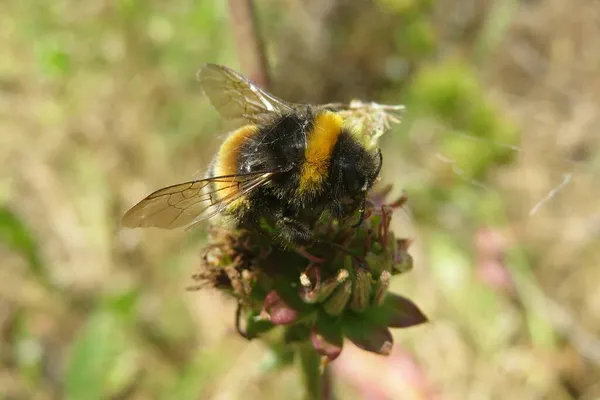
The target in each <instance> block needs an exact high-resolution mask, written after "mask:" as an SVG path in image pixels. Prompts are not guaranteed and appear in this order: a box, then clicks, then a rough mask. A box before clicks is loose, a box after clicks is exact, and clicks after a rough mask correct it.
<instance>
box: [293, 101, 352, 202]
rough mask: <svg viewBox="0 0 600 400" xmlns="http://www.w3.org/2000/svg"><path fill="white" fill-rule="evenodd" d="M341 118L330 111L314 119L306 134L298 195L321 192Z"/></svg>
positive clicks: (340, 128) (342, 121) (338, 133)
mask: <svg viewBox="0 0 600 400" xmlns="http://www.w3.org/2000/svg"><path fill="white" fill-rule="evenodd" d="M343 123H344V120H343V118H342V117H341V116H340V115H338V114H336V113H333V112H331V111H324V112H321V113H319V114H318V115H317V117H316V118H315V121H314V124H313V128H312V129H311V130H310V131H309V132H307V143H306V149H305V150H304V164H303V165H302V172H301V175H300V185H299V188H298V191H299V192H300V193H306V192H317V191H319V190H321V188H322V185H323V183H324V182H325V179H327V176H328V173H329V163H330V160H331V154H332V153H333V148H334V146H335V144H336V143H337V140H338V137H339V136H340V132H341V131H342V125H343Z"/></svg>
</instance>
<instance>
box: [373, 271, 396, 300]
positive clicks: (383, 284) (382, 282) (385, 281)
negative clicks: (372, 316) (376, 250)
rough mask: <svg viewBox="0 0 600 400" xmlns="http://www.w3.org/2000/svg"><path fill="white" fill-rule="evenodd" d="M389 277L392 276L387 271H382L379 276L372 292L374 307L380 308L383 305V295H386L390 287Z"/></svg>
mask: <svg viewBox="0 0 600 400" xmlns="http://www.w3.org/2000/svg"><path fill="white" fill-rule="evenodd" d="M391 277H392V274H390V273H389V272H388V271H383V272H382V273H381V275H380V276H379V280H378V281H377V283H376V284H375V290H374V292H375V295H374V298H373V302H374V303H375V305H378V306H380V305H382V304H383V301H384V300H385V295H386V294H387V290H388V288H389V287H390V279H391Z"/></svg>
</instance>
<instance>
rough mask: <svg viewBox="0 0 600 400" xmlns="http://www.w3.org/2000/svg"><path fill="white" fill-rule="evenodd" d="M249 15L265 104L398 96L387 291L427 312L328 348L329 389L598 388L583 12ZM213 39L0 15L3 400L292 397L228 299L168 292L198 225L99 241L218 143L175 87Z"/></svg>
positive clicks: (120, 18) (456, 395) (49, 13)
mask: <svg viewBox="0 0 600 400" xmlns="http://www.w3.org/2000/svg"><path fill="white" fill-rule="evenodd" d="M256 3H257V5H258V9H259V16H260V18H259V22H260V26H261V30H262V32H263V34H264V35H265V37H266V38H267V49H268V56H269V57H270V59H271V60H272V64H273V65H274V68H273V77H274V91H275V93H277V94H279V95H280V96H282V97H284V98H289V99H290V100H296V101H323V102H324V101H329V100H348V99H349V98H351V97H360V98H362V99H365V100H371V99H374V100H379V101H384V102H388V103H398V102H406V103H407V105H408V106H409V113H408V115H407V116H406V121H405V124H403V125H402V126H401V127H400V128H398V129H396V130H395V131H394V132H391V133H390V134H388V136H387V137H385V138H384V142H383V146H384V155H385V168H384V171H383V180H384V181H387V182H393V183H394V184H395V185H396V187H397V188H398V190H399V189H400V188H404V189H405V190H407V192H408V195H409V199H410V200H411V209H412V212H413V217H412V218H411V217H409V216H408V215H409V214H408V213H407V217H406V218H405V219H398V220H396V221H395V222H396V224H397V227H398V229H399V230H406V232H407V234H410V235H411V236H414V237H415V238H416V242H415V246H414V247H413V254H414V255H415V258H416V263H415V270H414V271H413V272H412V273H410V274H408V275H405V276H403V277H402V279H400V280H399V281H397V282H395V283H394V284H395V289H396V290H398V291H402V292H404V293H407V294H409V295H410V296H411V297H412V298H413V299H414V300H415V301H416V302H417V303H418V304H420V305H421V306H422V308H423V309H424V310H425V311H426V313H427V314H428V316H429V317H430V318H431V320H432V322H431V323H430V324H429V325H428V326H424V327H419V328H414V329H412V330H407V331H402V332H399V333H398V334H397V335H396V339H397V344H396V352H395V353H394V354H393V355H392V356H390V357H389V358H380V357H375V356H370V355H365V354H363V353H361V352H358V351H355V350H354V349H352V348H350V347H349V346H348V347H347V348H346V349H345V350H344V354H343V355H342V357H341V358H340V359H339V360H337V361H336V363H335V366H334V374H335V379H336V389H337V391H338V395H339V396H338V397H339V398H373V399H376V398H393V399H400V398H402V399H404V398H414V399H422V398H444V399H446V398H448V399H495V398H502V399H504V398H519V399H530V398H531V399H537V398H548V399H570V398H581V399H594V398H598V396H600V367H599V366H600V319H599V318H598V317H597V316H598V315H600V291H598V282H600V270H599V269H598V263H599V261H600V247H599V246H598V243H600V241H599V239H600V206H599V204H600V203H599V202H598V198H600V157H599V154H600V134H599V130H600V112H599V111H598V110H600V74H598V71H599V68H600V52H598V51H597V50H596V48H597V47H598V39H597V38H598V37H600V3H599V2H597V1H590V0H573V1H570V2H567V1H561V0H535V1H534V0H530V1H520V2H518V1H492V0H490V1H483V2H480V1H476V0H472V1H469V0H467V1H456V0H454V1H452V0H443V1H438V2H434V3H435V4H433V2H427V1H417V0H414V1H399V0H385V1H384V0H381V1H377V2H373V3H370V2H358V1H356V2H343V1H335V0H329V1H316V0H315V1H310V2H306V3H304V2H298V1H292V0H288V1H285V2H275V1H272V0H257V1H256ZM228 24H229V20H228V14H227V7H226V4H224V3H222V2H220V1H204V0H201V1H192V0H177V1H170V2H160V1H145V2H139V1H136V0H120V1H117V2H102V1H98V2H90V1H80V2H72V1H68V0H58V1H54V2H46V3H42V2H36V1H33V0H23V1H21V0H18V1H17V0H5V1H4V2H3V4H2V13H0V38H1V42H2V46H1V47H0V163H1V164H0V165H1V168H0V200H1V201H2V203H3V204H4V206H3V207H4V208H3V210H2V216H1V218H0V233H1V234H2V236H1V237H0V239H2V241H3V242H4V244H2V243H0V260H1V264H2V266H1V268H0V335H1V339H0V355H1V356H0V363H1V364H0V394H2V395H3V396H4V398H7V399H26V398H27V399H29V398H33V399H52V398H90V399H91V398H139V399H146V398H177V399H187V398H190V399H192V398H194V399H196V398H211V399H230V398H231V399H235V398H241V397H242V396H246V397H250V398H301V397H302V390H301V386H300V381H299V379H298V377H297V375H296V374H295V371H294V370H293V369H291V368H287V369H284V370H282V371H279V370H278V368H277V365H276V360H274V359H272V356H271V355H270V354H269V353H268V352H267V350H266V349H265V348H264V347H262V346H261V344H260V343H258V342H252V343H247V342H245V341H243V340H242V339H241V338H239V337H238V336H237V335H236V334H235V332H234V330H233V309H234V304H232V302H230V301H227V300H226V299H224V298H222V297H221V296H219V295H218V294H216V293H213V292H210V291H201V292H186V291H185V290H184V289H185V287H186V286H188V285H189V284H190V278H189V276H190V274H191V273H192V272H193V270H194V267H195V265H196V263H197V257H198V249H199V248H200V246H201V243H202V237H203V233H202V232H201V231H199V232H195V233H194V234H191V235H190V234H185V233H183V232H162V231H153V230H150V231H131V230H123V229H121V228H120V226H119V219H120V216H121V215H122V213H123V212H124V211H125V210H126V209H127V207H129V206H131V205H132V204H133V203H134V202H135V201H137V200H139V199H140V198H141V197H143V196H144V195H146V194H147V193H148V192H149V191H151V190H153V189H155V188H158V187H161V186H164V185H167V184H170V183H175V182H179V181H183V180H187V179H189V178H191V177H198V176H200V174H201V173H202V172H203V168H204V167H205V166H206V164H207V163H208V161H209V160H210V157H211V155H212V153H213V152H214V150H215V148H216V146H217V145H218V142H219V140H220V138H222V135H223V134H224V133H225V132H227V129H228V128H229V126H227V125H225V124H224V123H223V122H222V121H219V119H218V118H217V116H216V113H215V112H214V111H213V110H212V109H211V108H210V105H209V104H208V103H207V101H206V99H204V98H203V96H202V94H201V91H200V88H199V87H198V84H197V82H195V80H194V74H195V72H196V70H197V68H198V67H199V66H200V65H201V64H202V63H204V62H218V63H222V64H226V65H230V66H232V67H234V68H237V67H238V65H239V64H238V62H237V56H236V47H235V43H233V39H232V35H231V34H230V26H229V25H228ZM407 43H408V44H407ZM332 60H335V61H332ZM444 96H447V97H444ZM440 98H441V100H440ZM453 101H459V104H460V107H459V109H455V108H453V105H452V104H454V103H453ZM481 104H484V106H483V109H479V108H477V107H480V105H481ZM462 107H466V108H469V110H471V109H473V110H476V111H474V112H475V114H472V113H471V114H470V113H469V112H463V111H465V110H463V109H462ZM465 116H467V117H469V116H471V117H473V118H470V117H469V118H467V119H468V121H466V122H465V120H464V117H465ZM472 120H474V121H475V122H476V123H477V124H480V125H481V126H483V128H481V126H480V125H477V124H475V123H472ZM482 121H483V122H482ZM482 132H484V133H482ZM486 132H492V133H493V134H489V135H487V133H486ZM517 137H518V139H517ZM565 179H566V180H565ZM563 181H565V182H566V184H565V185H564V186H561V182H563ZM555 189H556V193H555V194H554V195H553V196H551V198H549V199H548V200H547V201H543V200H544V199H545V198H546V196H547V195H548V194H549V193H551V192H552V191H553V190H555ZM538 204H539V207H537V206H536V205H538ZM29 239H31V240H29Z"/></svg>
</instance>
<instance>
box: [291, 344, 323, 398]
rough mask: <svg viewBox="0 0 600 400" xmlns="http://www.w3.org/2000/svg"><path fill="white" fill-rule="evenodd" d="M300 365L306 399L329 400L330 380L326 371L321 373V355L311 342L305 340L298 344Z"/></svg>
mask: <svg viewBox="0 0 600 400" xmlns="http://www.w3.org/2000/svg"><path fill="white" fill-rule="evenodd" d="M298 353H299V355H300V367H301V368H302V378H303V380H304V387H305V388H306V399H307V400H329V399H331V382H329V379H328V378H329V374H328V372H327V371H325V372H324V373H321V357H320V356H319V354H318V353H317V352H316V350H315V348H314V347H313V346H312V343H310V341H309V342H306V343H303V344H302V345H300V348H299V350H298Z"/></svg>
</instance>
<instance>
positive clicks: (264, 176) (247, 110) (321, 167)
mask: <svg viewBox="0 0 600 400" xmlns="http://www.w3.org/2000/svg"><path fill="white" fill-rule="evenodd" d="M198 79H199V82H200V85H201V87H202V89H203V91H204V93H205V94H206V96H207V97H208V98H209V100H210V102H211V103H212V105H213V106H214V107H215V108H216V109H217V111H218V112H219V113H220V115H221V116H222V117H223V118H225V119H243V120H245V121H246V122H247V125H244V126H242V127H241V128H239V129H237V130H235V131H233V132H231V133H230V134H229V135H228V136H227V138H226V139H225V140H224V141H223V143H222V144H221V146H220V148H219V150H218V152H217V153H216V155H215V156H214V158H213V160H212V162H211V164H210V166H209V168H208V171H207V174H206V176H205V178H204V179H200V180H194V181H190V182H185V183H180V184H176V185H173V186H169V187H166V188H163V189H160V190H157V191H155V192H154V193H151V194H150V195H148V196H147V197H146V198H144V199H143V200H141V201H140V202H139V203H138V204H136V205H135V206H133V207H132V208H131V209H130V210H129V211H127V213H126V214H125V215H124V217H123V220H122V224H123V225H124V226H125V227H130V228H136V227H158V228H164V229H173V228H178V227H182V226H189V227H191V226H194V225H196V224H197V223H198V222H200V221H202V220H206V219H210V218H213V217H216V216H221V217H225V218H228V219H229V220H230V221H232V222H233V223H234V225H235V226H236V227H238V228H253V229H255V230H261V231H264V228H261V227H264V226H265V223H266V226H269V227H272V228H273V229H272V230H271V231H272V232H277V233H276V237H275V239H276V240H278V241H279V242H280V243H281V244H283V245H294V244H305V243H309V242H310V241H311V238H312V234H311V227H312V226H313V225H314V224H315V223H316V222H317V221H318V220H319V219H320V218H337V219H346V218H348V217H349V216H351V215H354V214H355V213H356V211H357V210H359V209H360V210H363V211H364V206H365V201H366V194H367V191H368V190H369V189H370V188H371V186H372V185H373V184H374V182H375V180H376V178H377V176H378V174H379V171H380V169H381V165H382V161H383V159H382V155H381V151H380V150H379V149H378V148H377V147H376V146H375V145H374V144H371V143H370V142H369V141H368V140H365V138H363V137H361V135H359V134H357V133H356V132H355V131H354V130H353V129H352V128H349V127H346V124H345V120H344V118H343V117H342V116H341V115H340V113H339V111H340V110H342V109H343V106H340V105H335V104H333V105H332V104H330V105H317V106H313V105H304V104H295V103H290V102H286V101H284V100H281V99H279V98H277V97H275V96H273V95H272V94H270V93H267V92H266V91H264V90H262V89H260V88H259V87H258V86H256V85H255V84H254V83H252V82H251V81H250V80H248V79H247V78H245V77H244V76H242V75H240V74H239V73H237V72H235V71H233V70H231V69H229V68H227V67H224V66H220V65H216V64H207V65H205V66H204V67H203V68H202V69H201V70H200V71H199V73H198ZM361 219H362V214H361Z"/></svg>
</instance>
